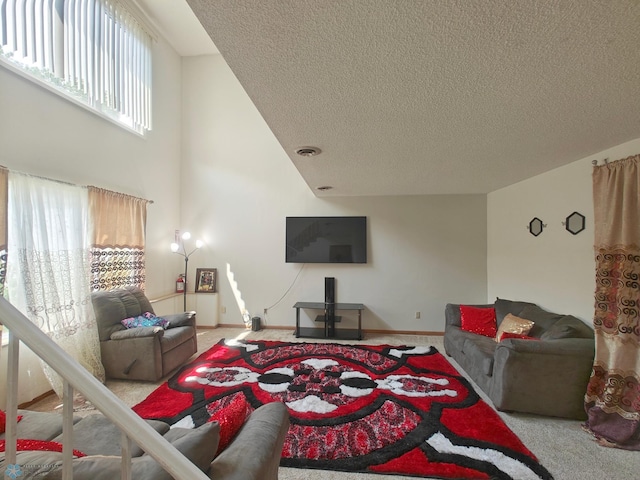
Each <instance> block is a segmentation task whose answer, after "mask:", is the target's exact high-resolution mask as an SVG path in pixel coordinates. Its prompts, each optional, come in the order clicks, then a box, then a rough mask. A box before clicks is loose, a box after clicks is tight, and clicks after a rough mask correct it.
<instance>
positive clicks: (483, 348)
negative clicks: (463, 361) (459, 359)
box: [462, 335, 497, 377]
mask: <svg viewBox="0 0 640 480" xmlns="http://www.w3.org/2000/svg"><path fill="white" fill-rule="evenodd" d="M496 346H497V344H496V342H495V341H494V340H493V338H488V337H484V336H482V335H478V336H477V337H476V338H474V339H466V340H465V342H464V344H463V346H462V350H463V353H464V354H465V356H466V357H468V358H470V359H472V361H473V363H474V364H476V365H477V366H479V367H480V370H481V371H482V373H483V374H485V375H487V376H489V377H490V376H491V375H492V374H493V354H494V353H495V351H496Z"/></svg>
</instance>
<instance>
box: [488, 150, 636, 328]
mask: <svg viewBox="0 0 640 480" xmlns="http://www.w3.org/2000/svg"><path fill="white" fill-rule="evenodd" d="M638 153H640V139H637V140H633V141H631V142H627V143H625V144H622V145H618V146H616V147H613V148H610V149H608V150H605V151H603V152H599V153H596V154H594V155H591V156H589V157H587V158H584V159H582V160H578V161H576V162H573V163H570V164H568V165H565V166H564V167H560V168H557V169H555V170H552V171H550V172H547V173H544V174H542V175H538V176H536V177H533V178H530V179H528V180H525V181H523V182H520V183H517V184H515V185H511V186H509V187H506V188H503V189H501V190H497V191H495V192H492V193H490V194H489V195H488V199H487V218H488V255H487V271H488V291H489V296H488V298H489V300H490V301H493V299H495V297H501V298H508V299H513V300H527V301H531V302H535V303H538V304H539V305H540V306H542V307H543V308H545V309H547V310H550V311H554V312H558V313H567V314H572V315H574V316H576V317H578V318H580V319H581V320H583V321H584V322H586V323H588V324H590V323H591V321H592V319H593V308H594V300H593V294H594V291H595V260H594V253H593V240H594V237H593V236H594V228H593V192H592V182H591V173H592V170H593V166H592V163H591V162H592V160H598V161H599V164H602V161H603V159H605V158H608V159H609V160H610V161H615V160H619V159H621V158H625V157H628V156H630V155H635V154H638ZM574 211H577V212H579V213H581V214H583V215H584V216H585V217H586V230H584V231H583V232H581V233H579V234H577V235H572V234H571V233H569V232H568V231H566V230H565V227H564V225H562V222H563V221H565V218H566V217H567V216H568V215H570V214H571V213H572V212H574ZM534 217H538V218H540V219H541V220H542V221H543V222H544V223H546V224H547V227H546V228H545V229H544V230H543V232H542V234H540V235H539V236H538V237H534V236H533V235H531V234H530V233H529V231H528V230H527V228H526V227H527V226H528V224H529V222H530V221H531V219H532V218H534Z"/></svg>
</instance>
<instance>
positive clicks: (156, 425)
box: [54, 414, 169, 457]
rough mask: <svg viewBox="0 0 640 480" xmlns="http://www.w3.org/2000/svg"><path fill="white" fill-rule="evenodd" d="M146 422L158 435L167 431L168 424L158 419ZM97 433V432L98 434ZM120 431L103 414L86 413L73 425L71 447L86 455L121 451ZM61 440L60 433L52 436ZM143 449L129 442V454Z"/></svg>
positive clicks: (119, 452)
mask: <svg viewBox="0 0 640 480" xmlns="http://www.w3.org/2000/svg"><path fill="white" fill-rule="evenodd" d="M146 422H147V423H148V424H149V425H150V426H151V427H152V428H153V429H154V430H155V431H156V432H158V433H159V434H160V435H163V434H165V433H166V432H168V431H169V425H168V424H166V423H164V422H160V421H158V420H146ZM98 433H99V434H98ZM121 440H122V431H121V430H120V428H118V426H117V425H116V424H115V423H113V422H112V421H111V420H109V419H108V418H107V417H105V416H104V415H100V414H94V415H87V416H86V417H84V418H83V419H82V420H80V421H79V422H78V423H77V424H76V425H75V426H74V427H73V448H75V449H77V450H80V451H81V452H83V453H85V454H86V455H114V456H118V455H120V454H121V453H122V443H121ZM54 441H56V442H62V435H59V436H58V437H56V438H54ZM143 453H144V451H143V450H142V448H140V447H139V446H138V445H137V444H136V443H135V442H131V456H132V457H139V456H140V455H142V454H143Z"/></svg>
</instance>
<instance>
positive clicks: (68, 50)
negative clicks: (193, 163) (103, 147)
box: [0, 0, 152, 134]
mask: <svg viewBox="0 0 640 480" xmlns="http://www.w3.org/2000/svg"><path fill="white" fill-rule="evenodd" d="M139 18H140V17H139V16H137V15H136V16H134V14H133V13H132V10H131V6H130V5H128V4H127V3H126V2H125V1H124V0H0V64H1V65H4V66H5V67H7V68H10V69H12V70H14V71H16V72H18V73H21V74H22V75H24V76H28V77H29V78H31V79H33V80H34V81H36V82H39V83H41V84H42V85H44V86H46V87H47V88H49V89H51V90H54V91H57V92H61V93H63V94H64V95H66V96H68V97H69V98H71V99H72V100H74V101H75V102H77V103H80V104H82V105H85V106H87V107H89V108H90V109H93V110H95V111H97V112H99V113H101V114H102V115H105V116H107V117H108V118H110V119H112V120H115V121H116V122H118V123H120V124H123V125H125V126H127V127H128V128H130V129H132V130H134V131H136V132H138V133H140V134H142V133H144V131H145V130H150V129H151V42H152V38H151V35H150V34H149V33H148V29H147V28H145V26H144V25H142V22H140V21H139Z"/></svg>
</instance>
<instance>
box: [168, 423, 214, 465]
mask: <svg viewBox="0 0 640 480" xmlns="http://www.w3.org/2000/svg"><path fill="white" fill-rule="evenodd" d="M164 438H166V439H167V440H168V441H169V442H171V444H172V445H173V446H174V447H176V448H177V449H178V450H180V452H182V453H183V454H184V455H185V456H186V457H187V458H188V459H189V460H191V461H192V462H193V463H194V464H195V465H196V466H197V467H198V468H199V469H200V470H202V471H203V472H206V471H208V470H209V466H210V465H211V462H212V461H213V459H214V458H215V456H216V452H217V450H218V443H219V442H220V424H218V422H208V423H205V424H204V425H200V426H199V427H198V428H194V429H192V428H179V427H174V428H172V429H171V430H169V431H168V432H167V433H166V434H165V435H164Z"/></svg>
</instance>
